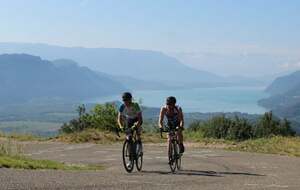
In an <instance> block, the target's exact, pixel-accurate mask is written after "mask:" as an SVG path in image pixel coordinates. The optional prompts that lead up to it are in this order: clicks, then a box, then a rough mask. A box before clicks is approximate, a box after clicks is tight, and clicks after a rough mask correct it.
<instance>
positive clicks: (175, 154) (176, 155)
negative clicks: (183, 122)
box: [160, 126, 182, 173]
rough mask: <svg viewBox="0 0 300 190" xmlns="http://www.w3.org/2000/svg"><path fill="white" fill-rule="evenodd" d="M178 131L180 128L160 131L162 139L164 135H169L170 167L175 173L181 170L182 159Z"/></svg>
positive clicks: (167, 128)
mask: <svg viewBox="0 0 300 190" xmlns="http://www.w3.org/2000/svg"><path fill="white" fill-rule="evenodd" d="M177 131H178V127H167V126H164V128H163V129H162V130H161V131H160V136H161V138H162V133H163V132H166V133H168V137H169V143H168V158H169V166H170V169H171V171H172V172H173V173H174V172H175V171H176V169H177V170H180V169H181V157H182V154H181V153H180V151H179V150H180V148H179V142H178V139H177V134H176V133H177Z"/></svg>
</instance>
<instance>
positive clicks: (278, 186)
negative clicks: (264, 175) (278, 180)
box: [265, 184, 289, 188]
mask: <svg viewBox="0 0 300 190" xmlns="http://www.w3.org/2000/svg"><path fill="white" fill-rule="evenodd" d="M265 187H269V188H274V187H276V188H289V186H288V185H276V184H271V185H267V186H265Z"/></svg>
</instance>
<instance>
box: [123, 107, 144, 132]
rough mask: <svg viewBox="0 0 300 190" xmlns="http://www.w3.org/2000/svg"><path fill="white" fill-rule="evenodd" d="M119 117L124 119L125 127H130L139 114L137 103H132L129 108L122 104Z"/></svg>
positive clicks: (139, 109)
mask: <svg viewBox="0 0 300 190" xmlns="http://www.w3.org/2000/svg"><path fill="white" fill-rule="evenodd" d="M119 112H120V114H121V116H123V117H125V119H126V121H125V122H126V125H127V127H132V126H133V125H134V123H136V122H137V121H138V114H139V113H141V112H142V111H141V108H140V106H139V104H138V103H136V102H132V103H131V105H130V107H126V106H125V104H122V105H121V106H120V108H119Z"/></svg>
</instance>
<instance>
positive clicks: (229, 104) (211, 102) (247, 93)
mask: <svg viewBox="0 0 300 190" xmlns="http://www.w3.org/2000/svg"><path fill="white" fill-rule="evenodd" d="M263 90H264V87H218V88H195V89H180V90H143V91H133V95H134V97H135V100H136V101H139V100H142V105H144V106H150V107H160V106H161V105H163V104H164V101H165V98H166V97H168V96H170V95H173V96H176V98H177V101H178V104H179V105H180V106H181V107H182V108H183V110H184V111H185V112H234V111H238V112H245V113H263V112H265V111H266V109H265V108H263V107H260V106H258V105H257V101H258V100H259V99H262V98H265V97H267V96H268V95H267V94H266V93H265V92H264V91H263ZM115 100H119V101H120V100H121V97H120V95H114V96H107V97H101V98H97V99H95V100H92V101H91V102H98V103H104V102H108V101H115Z"/></svg>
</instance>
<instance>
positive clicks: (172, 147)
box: [169, 142, 176, 173]
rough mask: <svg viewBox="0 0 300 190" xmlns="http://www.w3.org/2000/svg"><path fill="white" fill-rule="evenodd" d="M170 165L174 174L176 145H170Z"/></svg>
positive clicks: (173, 143)
mask: <svg viewBox="0 0 300 190" xmlns="http://www.w3.org/2000/svg"><path fill="white" fill-rule="evenodd" d="M169 165H170V169H171V171H172V172H173V173H174V172H175V170H176V143H175V142H172V143H170V144H169Z"/></svg>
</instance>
